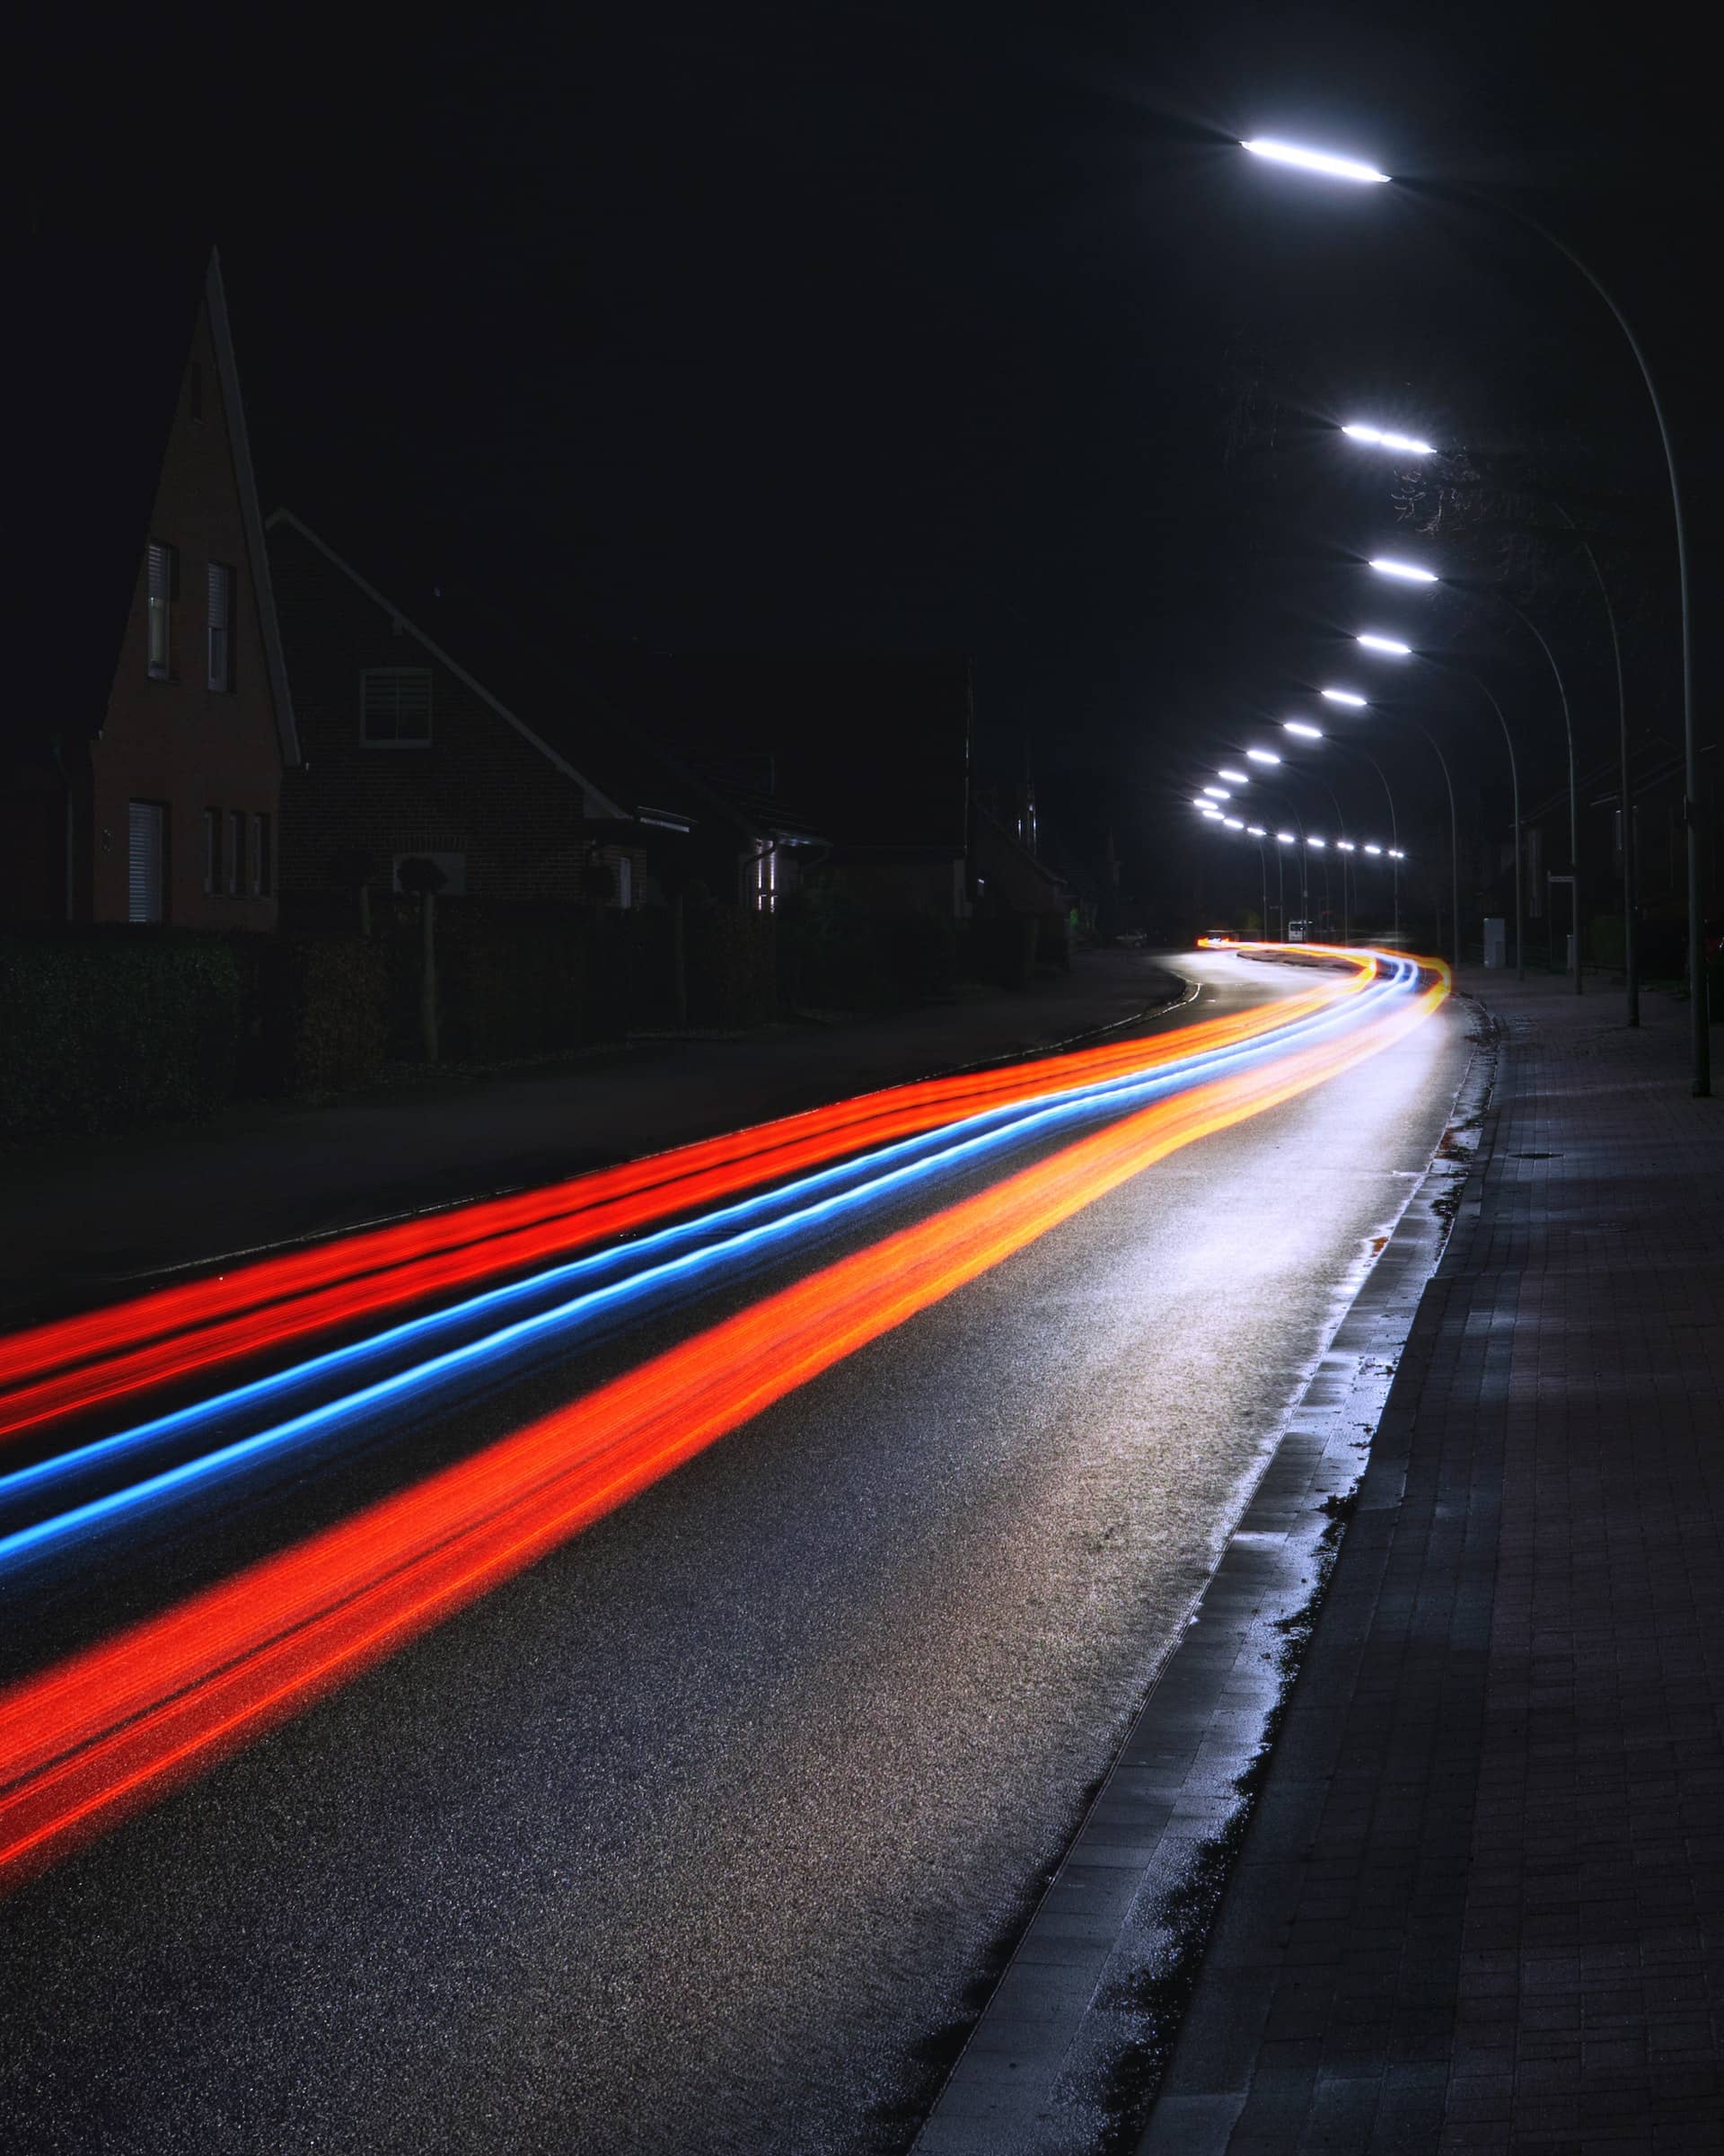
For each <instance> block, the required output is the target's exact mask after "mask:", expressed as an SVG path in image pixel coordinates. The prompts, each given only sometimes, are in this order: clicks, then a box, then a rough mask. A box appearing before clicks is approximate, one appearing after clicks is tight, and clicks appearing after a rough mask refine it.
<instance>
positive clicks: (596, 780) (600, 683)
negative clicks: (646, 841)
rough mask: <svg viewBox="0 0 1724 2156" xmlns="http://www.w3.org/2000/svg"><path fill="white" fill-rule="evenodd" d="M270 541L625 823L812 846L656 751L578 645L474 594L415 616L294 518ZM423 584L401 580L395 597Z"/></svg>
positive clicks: (662, 749) (689, 766)
mask: <svg viewBox="0 0 1724 2156" xmlns="http://www.w3.org/2000/svg"><path fill="white" fill-rule="evenodd" d="M268 524H269V529H270V530H271V531H275V530H277V529H279V528H281V527H284V526H286V527H291V528H292V529H293V530H294V531H295V532H298V533H299V534H300V536H301V537H302V538H303V539H304V540H306V541H308V542H309V543H310V544H311V545H312V546H314V547H315V548H316V549H317V550H318V551H319V552H320V553H321V554H322V555H323V557H324V558H325V559H327V560H328V561H329V562H330V563H331V564H332V565H333V566H334V567H335V568H338V569H339V570H340V572H341V573H342V575H343V576H347V578H348V579H349V580H350V581H351V582H352V583H353V584H355V585H356V586H357V587H358V589H359V590H360V591H362V592H363V593H364V594H365V596H366V597H367V598H369V599H370V600H371V601H372V602H373V603H374V604H375V605H376V606H378V607H380V608H381V609H382V610H383V612H385V613H387V614H388V615H389V616H390V617H391V620H398V621H400V622H401V623H402V624H403V626H404V627H405V628H406V629H408V630H409V632H410V633H411V634H412V635H413V636H414V637H416V638H418V641H419V642H420V643H421V644H422V645H423V646H424V647H426V649H427V651H429V652H431V653H432V654H433V656H435V658H437V659H438V660H439V661H440V662H441V663H442V664H444V665H445V666H447V667H448V668H449V669H450V671H451V672H452V673H455V674H456V675H458V676H459V677H460V679H461V680H462V681H463V682H465V683H466V684H467V686H468V687H469V688H470V689H471V690H472V691H473V692H474V693H475V694H476V695H478V696H479V697H481V698H483V700H485V702H486V703H488V705H489V706H490V707H491V708H492V709H493V710H494V711H496V712H497V715H498V717H501V718H503V719H504V720H506V722H507V723H508V724H509V725H510V726H514V727H515V730H516V731H517V732H518V733H519V734H521V735H523V737H524V738H525V739H526V740H528V741H530V742H531V743H532V745H533V746H534V747H535V748H536V749H537V750H538V751H539V752H540V753H541V755H542V756H544V757H545V758H546V760H547V761H549V762H550V763H551V764H552V765H554V766H555V767H556V769H557V770H560V771H562V772H563V773H564V774H565V775H566V776H567V777H568V778H570V779H575V780H576V781H577V782H578V783H579V784H580V785H581V786H582V787H583V788H585V791H586V792H587V793H588V794H590V795H591V796H593V797H594V801H595V802H596V803H597V804H598V805H599V808H600V812H601V814H602V815H603V816H605V817H609V818H611V819H614V820H616V821H619V822H638V823H647V824H656V825H669V826H672V827H684V828H686V827H690V826H692V825H694V824H703V825H709V824H713V823H728V824H730V825H732V826H734V828H736V829H737V830H738V831H739V832H741V833H742V834H743V836H745V837H747V838H750V839H755V838H766V837H775V838H776V837H812V836H814V835H816V834H815V833H814V832H813V830H812V828H811V827H810V826H809V825H808V824H807V823H806V820H805V819H797V818H796V817H793V816H791V815H790V814H789V813H788V812H787V811H786V810H784V809H783V808H782V806H781V805H778V803H776V802H774V801H771V800H770V799H768V798H763V797H761V796H757V795H754V794H751V793H750V792H749V790H748V789H747V788H735V787H732V786H731V785H729V784H728V783H727V782H726V779H724V778H723V776H722V775H721V774H717V773H713V772H710V771H708V770H705V769H704V768H703V767H702V766H701V765H700V763H699V760H698V759H695V758H691V757H688V756H685V755H683V754H682V753H681V752H679V751H678V750H677V749H675V748H673V747H670V746H667V745H666V744H664V743H663V742H662V741H660V740H658V739H657V738H656V737H655V735H654V733H653V732H652V730H651V728H650V727H649V726H647V725H646V724H644V723H643V721H642V718H641V715H640V713H639V712H638V710H637V709H635V708H632V707H629V708H619V702H618V700H617V699H616V698H615V697H614V695H613V693H612V690H613V687H614V684H613V682H611V679H610V678H609V676H608V674H607V673H606V670H605V669H604V668H603V667H602V666H600V665H597V664H593V663H592V662H591V660H590V657H589V656H587V655H585V654H584V653H583V652H582V651H581V650H579V649H577V648H576V647H573V646H572V645H570V644H567V643H563V644H560V645H559V644H558V643H557V642H556V640H554V639H551V638H539V637H535V636H533V635H532V633H531V632H530V631H523V628H522V625H521V624H520V622H519V621H517V620H515V619H514V618H512V617H509V616H506V615H505V614H503V613H502V612H499V611H498V610H497V609H496V608H494V607H492V606H490V605H488V603H486V602H485V601H484V600H482V599H481V598H479V596H478V595H477V594H473V593H471V592H456V591H454V590H453V589H450V588H448V587H445V586H441V585H434V586H433V587H432V588H431V589H430V590H429V591H422V592H421V594H420V595H419V596H418V597H417V598H415V599H414V600H413V601H412V603H411V604H412V612H411V613H409V612H407V610H406V609H405V608H404V607H403V606H401V605H400V604H399V603H397V601H396V600H395V599H392V598H388V597H385V596H384V594H383V592H382V591H380V590H379V589H378V588H377V587H376V586H375V585H373V584H372V583H371V582H369V581H368V580H367V579H366V578H365V576H361V575H360V573H359V571H358V570H357V569H356V568H354V567H353V566H352V565H351V563H349V562H348V561H347V560H346V559H343V557H342V556H341V555H339V554H338V553H337V552H336V551H335V550H334V548H333V547H331V546H330V544H329V542H328V541H326V540H324V539H322V538H321V537H320V536H319V534H318V533H317V532H314V531H312V528H311V526H310V525H309V524H306V523H305V522H304V520H303V518H301V517H299V516H297V515H295V513H294V512H293V511H292V510H290V509H286V508H279V509H274V510H272V511H271V512H270V515H269V519H268ZM413 581H414V579H412V578H411V577H410V576H409V575H408V573H407V572H406V571H402V572H401V577H400V585H398V589H405V588H406V587H407V586H408V585H409V584H411V583H412V582H413Z"/></svg>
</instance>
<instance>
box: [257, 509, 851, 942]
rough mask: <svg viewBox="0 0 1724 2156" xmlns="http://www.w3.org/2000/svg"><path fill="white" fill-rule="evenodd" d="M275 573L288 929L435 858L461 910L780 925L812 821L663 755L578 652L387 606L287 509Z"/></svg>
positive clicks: (457, 618) (471, 622)
mask: <svg viewBox="0 0 1724 2156" xmlns="http://www.w3.org/2000/svg"><path fill="white" fill-rule="evenodd" d="M268 536H269V551H270V559H271V564H272V568H273V574H274V578H275V585H276V590H277V594H278V601H279V605H280V610H281V620H282V633H283V637H284V639H285V642H286V652H287V660H288V665H289V667H290V670H291V673H292V676H293V681H294V690H295V706H296V709H297V711H298V715H299V726H300V732H301V736H302V739H303V744H304V757H303V763H302V764H301V766H300V767H299V769H297V770H295V772H294V774H293V776H292V779H291V781H290V783H289V785H288V788H287V790H286V801H285V806H284V812H283V813H284V819H285V821H284V828H283V840H282V882H283V891H284V893H285V896H286V903H287V905H288V907H289V908H290V910H292V911H295V912H298V913H300V914H301V915H302V916H307V915H312V914H321V915H322V916H324V917H327V916H328V915H329V913H330V911H331V909H332V908H345V907H347V906H348V905H350V904H351V903H352V902H353V900H354V898H355V895H356V893H357V892H358V891H359V890H360V889H365V890H366V891H368V892H369V893H372V894H374V895H381V894H383V893H386V892H389V891H391V890H399V889H400V871H401V867H402V865H403V864H404V863H405V862H407V861H409V860H415V859H429V860H431V861H433V862H434V863H435V865H436V867H438V868H439V869H440V870H441V871H442V873H443V876H444V884H443V886H442V888H443V890H444V893H446V894H447V895H449V896H451V897H456V898H460V897H475V898H491V899H506V900H508V899H513V900H527V899H553V900H561V901H572V900H585V901H588V902H592V901H594V899H598V898H602V899H603V901H604V902H607V903H609V904H611V905H613V906H617V907H621V908H625V909H626V908H632V907H636V906H639V905H642V904H646V903H649V902H655V901H659V900H670V899H673V898H674V897H675V896H676V895H677V894H678V893H681V892H682V890H683V889H684V888H685V887H686V886H688V885H689V884H693V883H696V882H699V883H700V884H704V885H705V886H706V887H707V889H708V892H709V893H710V894H711V895H712V896H713V897H714V898H717V899H720V900H722V901H724V902H726V903H729V904H738V903H740V904H743V905H747V906H751V907H752V908H754V909H755V910H757V911H771V910H772V906H773V902H774V900H775V897H776V893H777V892H778V890H779V889H780V888H781V887H782V884H783V882H784V881H785V880H786V878H787V876H789V874H790V873H791V872H790V870H789V868H788V867H787V863H788V861H789V859H790V858H791V856H792V854H793V853H796V852H798V851H806V850H808V849H818V848H819V845H820V841H819V840H818V839H817V837H816V835H815V834H814V832H812V831H811V830H810V829H809V828H808V826H807V824H806V823H805V821H804V820H799V819H796V818H793V817H790V816H788V815H787V814H786V813H785V812H783V811H782V810H781V809H779V808H778V805H777V804H776V803H774V802H773V801H771V800H770V798H766V797H756V796H754V795H752V794H751V793H750V792H749V790H748V789H747V788H734V787H730V786H727V785H726V784H725V783H724V781H723V779H722V778H716V777H715V776H714V775H712V774H710V773H708V772H706V771H704V770H701V769H699V768H698V767H697V765H696V764H695V763H694V762H693V761H689V760H686V759H684V758H683V757H682V756H680V755H679V754H677V753H675V752H672V751H667V750H665V749H664V747H663V746H662V745H660V744H657V743H656V742H655V740H654V738H653V737H652V735H651V732H650V730H649V729H648V728H647V726H644V725H643V724H642V723H641V720H640V718H639V716H638V714H635V713H633V712H631V713H629V715H628V716H627V717H625V716H623V715H622V714H621V713H620V711H619V710H618V708H617V707H616V705H615V703H614V702H613V701H612V700H611V696H610V695H609V693H608V691H607V689H606V688H605V687H604V686H603V685H602V684H601V682H600V679H599V675H600V673H602V670H600V669H595V668H594V665H593V664H591V661H590V656H589V655H587V654H585V652H584V651H583V650H582V648H581V647H578V646H576V645H571V644H567V643H566V642H559V640H558V639H556V638H550V639H546V640H539V639H535V638H532V636H531V635H529V634H527V633H526V632H525V631H524V630H523V626H522V625H521V624H520V623H518V622H515V621H514V620H508V619H506V618H504V617H501V616H499V615H497V614H496V613H495V612H492V611H491V610H490V609H489V608H488V607H487V606H486V605H484V604H483V603H481V602H479V600H477V599H476V598H474V597H472V596H471V595H470V596H465V597H462V598H461V599H456V598H454V597H453V596H452V595H451V596H445V594H444V592H443V591H442V590H441V589H440V588H436V587H433V588H431V589H430V590H427V591H424V592H422V593H421V594H419V595H418V597H416V598H414V599H412V600H411V601H408V600H406V599H405V598H403V597H402V596H401V594H400V593H397V594H395V595H393V596H390V597H386V596H385V595H384V594H383V591H382V590H380V589H379V588H378V586H377V585H375V584H374V583H373V582H372V581H371V580H370V578H369V577H368V576H366V575H365V574H363V573H362V572H361V571H360V570H359V569H357V568H354V567H353V566H352V565H351V564H350V563H349V562H348V561H347V559H344V558H343V556H342V555H340V554H339V553H338V552H337V551H336V550H335V549H334V548H333V547H332V546H330V544H329V542H328V541H326V540H324V539H322V538H321V537H320V536H319V534H318V533H317V532H314V531H312V528H311V526H310V525H309V524H306V523H305V522H303V520H302V519H301V518H300V517H298V516H296V515H294V514H293V513H292V512H291V511H289V510H286V509H277V510H275V511H274V512H272V514H271V515H270V517H269V520H268Z"/></svg>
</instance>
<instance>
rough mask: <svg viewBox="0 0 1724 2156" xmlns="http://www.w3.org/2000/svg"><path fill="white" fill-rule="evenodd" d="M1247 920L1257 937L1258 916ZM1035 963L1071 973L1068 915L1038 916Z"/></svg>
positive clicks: (1253, 915)
mask: <svg viewBox="0 0 1724 2156" xmlns="http://www.w3.org/2000/svg"><path fill="white" fill-rule="evenodd" d="M1245 919H1246V921H1247V923H1248V924H1249V932H1250V933H1251V934H1252V935H1253V936H1254V935H1256V934H1257V933H1258V932H1259V923H1258V920H1257V916H1256V915H1255V914H1254V913H1248V914H1247V915H1246V916H1245ZM1035 963H1036V964H1037V965H1042V966H1048V967H1051V969H1052V970H1053V971H1054V972H1060V973H1069V972H1070V971H1071V920H1070V917H1069V915H1068V914H1065V913H1060V912H1050V913H1041V914H1038V915H1037V916H1036V923H1035Z"/></svg>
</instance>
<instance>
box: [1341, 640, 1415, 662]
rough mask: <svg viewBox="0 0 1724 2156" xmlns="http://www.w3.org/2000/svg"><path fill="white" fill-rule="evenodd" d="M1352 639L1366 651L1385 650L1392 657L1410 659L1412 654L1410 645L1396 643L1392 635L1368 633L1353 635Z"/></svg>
mask: <svg viewBox="0 0 1724 2156" xmlns="http://www.w3.org/2000/svg"><path fill="white" fill-rule="evenodd" d="M1353 641H1354V643H1355V644H1362V645H1363V646H1364V647H1365V648H1366V650H1367V651H1381V652H1385V653H1387V655H1388V656H1389V657H1390V658H1392V659H1410V658H1411V657H1412V645H1411V644H1400V643H1397V642H1396V641H1395V639H1394V638H1393V637H1379V636H1377V635H1375V634H1369V635H1366V636H1360V637H1355V638H1353Z"/></svg>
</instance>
